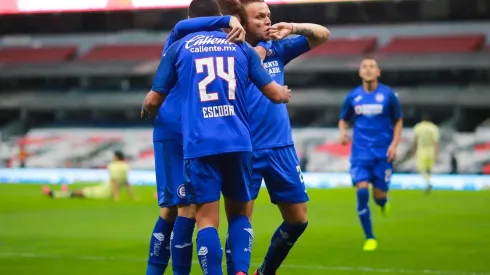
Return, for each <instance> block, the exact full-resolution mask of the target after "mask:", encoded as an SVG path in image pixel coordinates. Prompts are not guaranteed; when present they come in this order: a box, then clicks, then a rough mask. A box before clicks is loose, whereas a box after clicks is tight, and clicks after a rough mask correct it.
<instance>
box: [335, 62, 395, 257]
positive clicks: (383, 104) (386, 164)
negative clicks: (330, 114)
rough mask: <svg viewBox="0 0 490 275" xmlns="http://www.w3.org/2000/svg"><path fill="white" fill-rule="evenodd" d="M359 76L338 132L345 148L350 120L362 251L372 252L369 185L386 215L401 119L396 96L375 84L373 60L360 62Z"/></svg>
mask: <svg viewBox="0 0 490 275" xmlns="http://www.w3.org/2000/svg"><path fill="white" fill-rule="evenodd" d="M359 76H360V77H361V78H362V85H360V86H358V87H357V88H355V89H354V90H352V91H351V92H350V93H349V94H347V96H346V97H345V100H344V103H343V104H342V110H341V113H340V120H339V130H340V139H341V143H342V144H344V145H345V144H347V143H348V142H349V135H348V129H349V121H352V120H353V124H354V126H353V128H354V134H353V138H352V155H351V167H350V174H351V177H352V183H353V184H354V185H355V186H356V188H357V213H358V215H359V219H360V221H361V225H362V228H363V230H364V234H365V235H366V241H365V243H364V250H365V251H372V250H375V249H376V248H377V246H378V242H377V241H376V238H375V237H374V233H373V228H372V224H371V213H370V210H369V205H368V202H369V189H368V188H369V183H371V184H372V185H373V197H374V201H375V202H376V204H377V205H378V206H379V207H380V208H381V211H382V213H383V214H385V215H386V214H387V213H388V211H389V208H390V205H389V203H388V196H387V193H388V190H389V184H390V179H391V174H392V168H393V161H394V160H395V159H396V150H397V147H398V143H399V142H400V137H401V131H402V128H403V117H402V110H401V107H400V102H399V100H398V96H397V94H395V92H393V90H392V89H391V88H390V87H388V86H386V85H383V84H381V83H379V82H378V78H379V76H380V69H379V67H378V64H377V62H376V60H374V59H372V58H366V59H364V60H362V62H361V66H360V69H359Z"/></svg>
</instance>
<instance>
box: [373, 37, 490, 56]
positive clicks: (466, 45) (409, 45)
mask: <svg viewBox="0 0 490 275" xmlns="http://www.w3.org/2000/svg"><path fill="white" fill-rule="evenodd" d="M484 41H485V36H484V35H480V34H474V35H452V36H410V37H395V38H393V39H392V40H391V41H390V42H389V43H388V44H387V45H386V46H385V47H383V48H382V49H381V51H380V52H381V53H386V54H411V53H416V54H424V53H466V52H474V51H477V50H479V49H481V47H482V46H483V43H484Z"/></svg>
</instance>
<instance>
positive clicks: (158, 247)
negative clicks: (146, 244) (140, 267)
mask: <svg viewBox="0 0 490 275" xmlns="http://www.w3.org/2000/svg"><path fill="white" fill-rule="evenodd" d="M173 227H174V224H173V223H170V222H167V221H165V220H164V219H162V218H161V217H158V220H157V222H156V224H155V228H153V233H152V235H151V240H150V253H149V256H148V266H147V268H146V275H162V274H163V273H164V272H165V269H167V266H168V260H169V259H170V247H169V246H170V234H171V233H172V229H173Z"/></svg>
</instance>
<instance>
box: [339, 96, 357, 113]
mask: <svg viewBox="0 0 490 275" xmlns="http://www.w3.org/2000/svg"><path fill="white" fill-rule="evenodd" d="M353 114H354V110H353V109H352V104H351V94H350V93H349V94H348V95H346V96H345V98H344V102H343V103H342V108H341V109H340V119H342V120H350V119H351V118H352V115H353Z"/></svg>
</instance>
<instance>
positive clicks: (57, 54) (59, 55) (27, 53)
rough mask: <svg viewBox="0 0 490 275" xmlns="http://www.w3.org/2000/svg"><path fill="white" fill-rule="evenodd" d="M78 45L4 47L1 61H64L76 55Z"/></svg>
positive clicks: (0, 56) (0, 53) (0, 55)
mask: <svg viewBox="0 0 490 275" xmlns="http://www.w3.org/2000/svg"><path fill="white" fill-rule="evenodd" d="M76 51H77V49H76V47H43V48H3V49H0V62H1V63H47V62H63V61H66V60H68V59H70V58H71V57H72V56H74V55H75V53H76Z"/></svg>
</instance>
